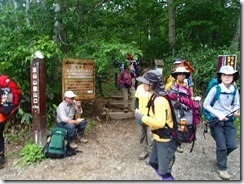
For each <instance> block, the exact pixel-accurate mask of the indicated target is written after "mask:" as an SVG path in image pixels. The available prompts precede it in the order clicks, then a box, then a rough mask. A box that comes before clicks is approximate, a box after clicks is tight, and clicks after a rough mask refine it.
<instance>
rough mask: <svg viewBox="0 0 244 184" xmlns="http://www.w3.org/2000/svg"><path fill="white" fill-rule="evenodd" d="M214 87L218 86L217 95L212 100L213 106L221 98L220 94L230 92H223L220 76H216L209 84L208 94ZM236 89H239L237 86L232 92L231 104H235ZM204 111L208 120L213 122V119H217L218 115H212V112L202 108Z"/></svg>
mask: <svg viewBox="0 0 244 184" xmlns="http://www.w3.org/2000/svg"><path fill="white" fill-rule="evenodd" d="M213 87H216V95H215V97H214V99H213V100H212V102H211V104H210V105H211V106H213V105H214V103H215V101H216V100H218V99H219V96H220V94H229V93H226V92H221V88H220V86H219V84H218V78H217V77H215V78H213V79H212V80H211V81H210V82H209V84H208V88H207V91H206V96H207V95H208V93H209V91H210V90H211V89H212V88H213ZM236 91H237V87H236V86H235V89H234V91H233V92H232V93H231V95H232V96H233V98H232V102H231V105H233V103H234V99H235V95H236ZM202 112H203V115H204V117H205V119H206V120H207V122H212V121H215V120H216V119H217V118H216V117H213V116H211V114H210V112H209V111H207V110H206V109H205V108H202Z"/></svg>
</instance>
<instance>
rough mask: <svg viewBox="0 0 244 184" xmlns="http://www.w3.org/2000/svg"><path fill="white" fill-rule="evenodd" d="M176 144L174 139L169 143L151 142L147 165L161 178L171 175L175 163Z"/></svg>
mask: <svg viewBox="0 0 244 184" xmlns="http://www.w3.org/2000/svg"><path fill="white" fill-rule="evenodd" d="M176 147H177V144H176V142H175V140H174V139H172V140H170V141H169V142H158V141H155V140H154V142H153V147H152V152H151V154H150V159H149V164H150V165H151V166H152V167H153V168H154V169H155V170H156V171H157V173H158V174H159V175H161V176H163V175H167V174H171V172H172V167H173V165H174V162H175V151H176Z"/></svg>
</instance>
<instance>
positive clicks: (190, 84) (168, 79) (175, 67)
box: [165, 58, 194, 98]
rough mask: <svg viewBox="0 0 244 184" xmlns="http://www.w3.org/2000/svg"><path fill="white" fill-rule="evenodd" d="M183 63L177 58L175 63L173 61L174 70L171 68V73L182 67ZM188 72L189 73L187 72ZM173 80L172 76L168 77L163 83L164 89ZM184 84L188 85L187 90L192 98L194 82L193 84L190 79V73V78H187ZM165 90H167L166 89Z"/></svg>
mask: <svg viewBox="0 0 244 184" xmlns="http://www.w3.org/2000/svg"><path fill="white" fill-rule="evenodd" d="M183 62H184V60H183V59H182V58H177V59H176V60H175V61H174V68H173V71H172V72H174V71H175V70H176V69H177V68H178V67H183V66H184V65H183ZM189 72H190V71H189ZM173 80H175V79H174V77H173V76H172V75H170V76H169V77H168V78H167V80H166V82H165V87H166V86H168V85H170V83H171V82H172V81H173ZM186 81H187V82H186V84H187V85H188V88H189V89H190V91H191V94H192V98H193V96H194V89H193V88H194V82H193V79H192V76H191V73H190V76H189V77H188V78H187V80H186ZM166 89H167V88H166Z"/></svg>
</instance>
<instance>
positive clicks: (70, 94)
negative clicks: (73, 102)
mask: <svg viewBox="0 0 244 184" xmlns="http://www.w3.org/2000/svg"><path fill="white" fill-rule="evenodd" d="M76 96H77V95H76V94H74V92H73V91H66V92H65V93H64V97H66V98H74V97H76Z"/></svg>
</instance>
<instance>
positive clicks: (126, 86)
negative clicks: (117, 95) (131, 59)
mask: <svg viewBox="0 0 244 184" xmlns="http://www.w3.org/2000/svg"><path fill="white" fill-rule="evenodd" d="M132 78H135V75H134V74H133V73H131V70H130V65H127V64H125V70H123V71H122V72H121V73H120V75H119V79H118V81H119V85H120V86H121V89H122V93H123V105H124V113H127V112H128V110H129V104H128V99H129V95H130V97H131V98H132V100H131V105H130V110H131V111H133V109H134V106H135V87H134V86H133V83H132Z"/></svg>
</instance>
